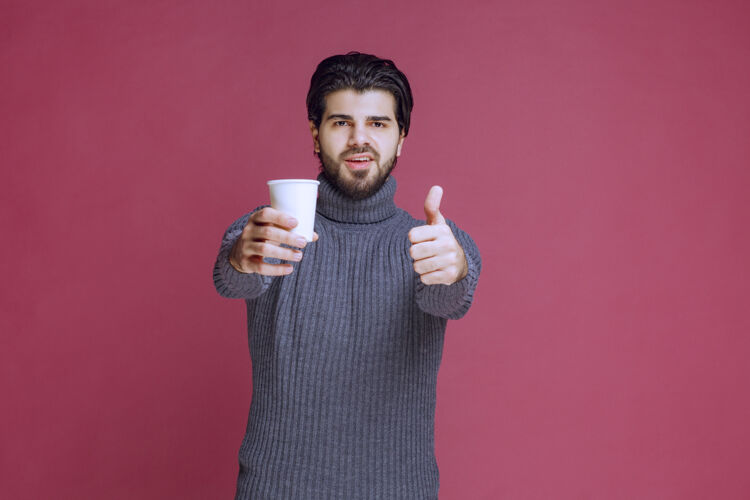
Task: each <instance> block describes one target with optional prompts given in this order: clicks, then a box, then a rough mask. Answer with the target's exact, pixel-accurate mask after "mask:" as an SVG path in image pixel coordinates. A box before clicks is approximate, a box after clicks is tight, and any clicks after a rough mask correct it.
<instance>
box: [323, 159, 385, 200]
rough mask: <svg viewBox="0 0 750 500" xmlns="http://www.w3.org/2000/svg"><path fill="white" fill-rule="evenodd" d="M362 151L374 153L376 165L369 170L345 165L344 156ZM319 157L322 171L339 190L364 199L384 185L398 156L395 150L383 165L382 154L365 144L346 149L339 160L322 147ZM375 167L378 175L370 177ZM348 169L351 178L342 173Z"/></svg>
mask: <svg viewBox="0 0 750 500" xmlns="http://www.w3.org/2000/svg"><path fill="white" fill-rule="evenodd" d="M360 153H370V154H372V161H373V163H375V166H374V167H370V168H369V169H367V170H349V169H348V168H347V167H346V166H345V165H344V158H345V157H346V156H350V155H354V154H360ZM318 159H319V160H320V171H321V172H322V173H323V175H325V177H326V179H328V180H329V181H330V182H331V183H332V184H333V185H334V186H336V187H337V188H338V189H339V191H341V192H342V193H344V194H345V195H346V196H348V197H349V198H351V199H353V200H363V199H365V198H369V197H370V196H372V195H373V194H375V193H377V192H378V190H380V188H381V187H383V184H385V181H386V180H387V179H388V176H389V175H390V174H391V171H393V169H394V168H396V160H397V159H398V157H397V156H396V154H395V152H394V155H393V157H392V158H391V159H390V160H388V161H387V162H386V163H385V164H384V165H381V164H380V154H379V153H378V152H377V151H375V150H374V149H371V148H369V147H367V146H365V147H361V148H352V149H349V150H346V151H344V152H343V153H341V154H340V155H339V159H338V160H335V159H334V158H333V157H331V156H329V155H328V154H327V153H326V152H325V151H323V149H321V150H320V153H318ZM373 168H374V169H375V174H376V175H375V177H374V178H370V177H369V176H370V174H371V170H372V169H373ZM346 171H348V172H349V174H351V178H348V177H345V176H344V175H342V174H343V173H344V172H346Z"/></svg>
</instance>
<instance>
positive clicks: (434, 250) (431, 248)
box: [409, 241, 441, 260]
mask: <svg viewBox="0 0 750 500" xmlns="http://www.w3.org/2000/svg"><path fill="white" fill-rule="evenodd" d="M440 248H441V245H440V244H438V243H437V242H436V241H424V242H421V243H417V244H416V245H412V246H411V248H409V255H410V256H411V258H412V259H414V260H421V259H426V258H428V257H434V256H435V255H437V254H438V253H439V251H440Z"/></svg>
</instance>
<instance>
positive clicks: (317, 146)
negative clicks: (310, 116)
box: [310, 120, 320, 153]
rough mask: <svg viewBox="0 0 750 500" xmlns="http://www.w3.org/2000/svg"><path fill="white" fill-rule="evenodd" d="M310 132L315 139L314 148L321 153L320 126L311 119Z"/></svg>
mask: <svg viewBox="0 0 750 500" xmlns="http://www.w3.org/2000/svg"><path fill="white" fill-rule="evenodd" d="M310 134H312V139H313V149H314V150H315V152H316V153H320V141H319V140H318V127H316V126H315V122H313V121H312V120H310Z"/></svg>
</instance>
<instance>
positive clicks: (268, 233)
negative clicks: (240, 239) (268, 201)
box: [249, 224, 307, 248]
mask: <svg viewBox="0 0 750 500" xmlns="http://www.w3.org/2000/svg"><path fill="white" fill-rule="evenodd" d="M249 236H250V239H251V240H253V241H272V242H275V243H283V244H285V245H289V246H292V247H297V248H305V245H307V241H305V238H303V237H302V236H300V235H298V234H294V233H292V232H291V231H289V230H287V229H284V228H281V227H277V226H272V225H262V226H259V225H256V224H253V225H252V227H251V228H250V234H249Z"/></svg>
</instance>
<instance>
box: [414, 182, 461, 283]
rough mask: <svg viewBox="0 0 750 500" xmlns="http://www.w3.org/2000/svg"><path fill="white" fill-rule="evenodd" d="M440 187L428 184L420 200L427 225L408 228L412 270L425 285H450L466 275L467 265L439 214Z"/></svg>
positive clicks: (441, 192) (458, 246) (448, 227)
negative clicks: (426, 190)
mask: <svg viewBox="0 0 750 500" xmlns="http://www.w3.org/2000/svg"><path fill="white" fill-rule="evenodd" d="M442 198H443V188H441V187H440V186H432V187H431V188H430V192H429V193H427V199H426V200H425V201H424V213H425V215H426V216H427V225H426V226H419V227H415V228H412V230H411V231H409V241H411V248H410V249H409V254H410V255H411V258H412V259H414V270H415V271H416V272H417V274H419V279H421V280H422V283H424V284H425V285H437V284H443V285H451V284H453V283H455V282H457V281H460V280H462V279H463V278H464V276H466V273H467V271H468V265H467V264H466V256H465V255H464V250H463V248H461V245H459V244H458V241H457V240H456V238H455V236H453V231H451V228H450V226H448V224H446V223H445V218H444V217H443V215H442V214H441V213H440V200H441V199H442Z"/></svg>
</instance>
